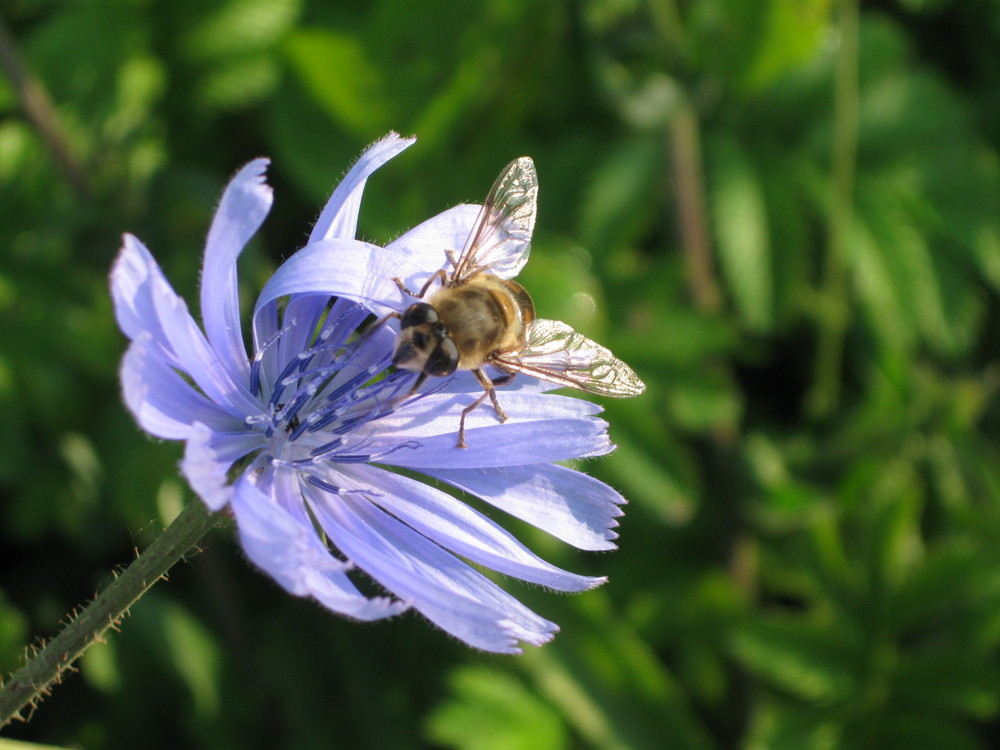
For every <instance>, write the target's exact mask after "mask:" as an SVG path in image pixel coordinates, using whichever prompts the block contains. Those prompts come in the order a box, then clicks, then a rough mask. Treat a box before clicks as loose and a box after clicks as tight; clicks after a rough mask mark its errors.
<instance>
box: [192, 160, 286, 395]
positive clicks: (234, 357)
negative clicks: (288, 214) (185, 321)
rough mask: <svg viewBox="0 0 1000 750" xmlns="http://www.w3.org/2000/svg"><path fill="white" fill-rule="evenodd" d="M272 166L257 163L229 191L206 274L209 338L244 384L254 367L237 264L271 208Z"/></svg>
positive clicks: (208, 250) (211, 238)
mask: <svg viewBox="0 0 1000 750" xmlns="http://www.w3.org/2000/svg"><path fill="white" fill-rule="evenodd" d="M268 163H269V162H268V160H267V159H255V160H254V161H252V162H250V163H249V164H247V165H246V166H245V167H243V169H241V170H240V171H239V172H238V173H237V174H236V176H235V177H234V178H233V179H232V180H231V181H230V183H229V185H228V186H227V187H226V191H225V193H223V195H222V201H221V202H220V203H219V207H218V209H217V210H216V212H215V217H214V218H213V219H212V226H211V228H210V229H209V231H208V240H207V241H206V242H205V261H204V264H203V266H202V271H201V317H202V322H203V323H204V325H205V333H206V334H207V336H208V340H209V341H210V342H211V343H212V347H213V348H214V349H215V351H216V353H217V354H218V356H219V360H220V361H221V362H222V365H223V366H224V367H225V368H226V370H227V371H228V372H229V375H230V377H231V378H233V379H234V380H237V381H239V380H242V381H244V382H246V381H247V380H248V379H249V363H248V362H247V352H246V346H245V344H244V343H243V334H242V331H241V328H240V302H239V288H238V286H237V278H236V259H237V258H238V257H239V256H240V253H241V252H243V248H244V247H245V246H246V244H247V242H249V241H250V238H251V237H253V235H254V233H255V232H256V231H257V230H258V229H259V228H260V225H261V224H262V223H263V221H264V218H265V217H266V216H267V213H268V211H270V209H271V202H272V200H273V197H272V193H271V188H270V187H268V185H267V184H266V183H265V182H264V173H265V171H266V169H267V165H268Z"/></svg>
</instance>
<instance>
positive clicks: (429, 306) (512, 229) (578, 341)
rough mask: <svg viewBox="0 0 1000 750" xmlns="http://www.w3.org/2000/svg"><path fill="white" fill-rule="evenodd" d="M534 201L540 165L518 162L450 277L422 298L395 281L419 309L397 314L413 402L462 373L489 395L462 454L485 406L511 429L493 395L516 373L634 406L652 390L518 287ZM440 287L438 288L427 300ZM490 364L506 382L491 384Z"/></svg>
mask: <svg viewBox="0 0 1000 750" xmlns="http://www.w3.org/2000/svg"><path fill="white" fill-rule="evenodd" d="M537 200H538V178H537V176H536V174H535V165H534V162H532V160H531V159H530V158H529V157H527V156H522V157H521V158H519V159H515V160H514V161H512V162H511V163H510V164H509V165H507V167H506V168H505V169H504V170H503V172H501V174H500V176H499V177H498V178H497V180H496V182H494V183H493V187H492V188H490V191H489V193H488V194H487V196H486V200H485V201H484V202H483V207H482V209H481V210H480V212H479V215H478V216H477V218H476V221H475V223H474V224H473V227H472V230H471V232H470V233H469V238H468V240H467V241H466V243H465V248H464V249H463V250H462V252H461V253H460V254H459V255H458V257H457V258H456V257H455V255H454V254H453V253H452V252H450V251H447V256H448V260H449V264H450V266H451V269H450V271H449V270H447V269H446V268H441V269H439V270H438V271H436V272H435V273H434V274H433V275H432V276H431V277H430V278H429V279H428V280H427V282H426V283H425V284H424V286H423V288H422V289H421V290H420V291H419V292H418V293H414V292H411V291H410V290H409V289H407V288H406V287H405V286H404V284H403V282H402V281H401V280H400V279H398V278H396V279H393V281H394V282H395V283H396V285H397V286H398V287H399V288H400V289H401V290H402V291H403V292H404V293H406V294H409V295H410V296H412V297H417V298H418V299H420V300H422V301H420V302H415V303H414V304H412V305H410V306H409V307H408V308H407V309H406V310H405V311H404V312H403V313H401V314H400V313H395V314H394V317H398V318H399V319H400V331H399V336H398V338H397V340H396V346H395V350H394V352H393V357H392V363H393V364H394V365H395V366H396V367H398V368H401V369H405V370H413V371H415V372H419V373H420V376H419V377H418V378H417V381H416V383H415V384H414V386H413V389H412V390H411V393H412V392H415V391H416V390H417V389H418V388H419V387H420V386H421V385H422V384H423V382H424V381H425V380H426V379H427V377H428V376H431V375H433V376H437V377H442V376H446V375H451V374H452V373H453V372H455V371H456V370H471V371H472V373H473V374H474V375H475V376H476V378H477V379H478V380H479V382H480V383H481V384H482V386H483V389H484V392H483V395H482V396H481V397H480V398H479V399H477V400H476V401H475V402H474V403H473V404H471V405H469V406H467V407H465V409H463V410H462V416H461V419H460V421H459V427H458V447H459V448H464V447H466V443H465V417H466V415H467V414H469V412H471V411H472V410H473V409H475V408H477V407H478V406H479V405H480V404H482V403H483V401H485V400H486V398H487V397H488V398H489V399H490V401H491V402H492V404H493V409H494V410H495V411H496V414H497V417H498V418H499V419H500V421H501V422H505V421H506V420H507V415H506V414H505V413H504V411H503V409H502V408H501V407H500V403H499V401H498V400H497V395H496V387H497V386H501V385H506V384H507V383H509V382H510V381H511V380H513V379H514V376H515V375H516V374H517V373H519V372H523V373H525V374H527V375H530V376H532V377H535V378H539V379H541V380H546V381H549V382H551V383H556V384H558V385H562V386H567V387H570V388H577V389H579V390H582V391H586V392H587V393H594V394H597V395H600V396H614V397H619V398H627V397H631V396H638V395H639V394H640V393H642V392H643V391H644V390H645V389H646V386H645V385H644V384H643V382H642V381H641V380H640V379H639V378H638V376H637V375H636V374H635V372H633V371H632V368H630V367H629V366H628V365H627V364H625V363H624V362H622V361H621V360H620V359H618V358H617V357H615V355H614V354H612V353H611V352H610V351H609V350H608V349H606V348H604V347H603V346H601V345H600V344H598V343H596V342H594V341H591V340H590V339H588V338H587V337H586V336H584V335H582V334H580V333H577V332H576V331H575V330H573V328H571V327H570V326H568V325H567V324H565V323H561V322H559V321H556V320H544V319H540V318H536V317H535V305H534V303H533V302H532V300H531V296H530V295H529V294H528V292H527V290H525V288H524V287H523V286H521V285H520V284H518V283H517V282H516V281H514V280H513V279H512V277H513V276H516V275H517V274H518V272H519V271H520V270H521V269H522V268H523V267H524V264H525V263H526V262H527V261H528V254H529V253H530V251H531V233H532V230H533V228H534V225H535V213H536V207H537ZM435 282H438V283H439V284H440V287H439V288H438V289H436V290H434V291H433V293H431V294H430V296H429V297H427V298H426V300H425V301H424V298H425V297H426V296H427V294H428V291H429V290H430V288H431V286H432V285H433V284H434V283H435ZM487 365H489V366H490V367H493V368H494V369H496V370H499V371H500V372H501V373H503V375H502V376H501V377H499V378H496V379H492V378H490V376H489V375H487V374H486V372H485V371H484V369H483V368H484V367H486V366H487Z"/></svg>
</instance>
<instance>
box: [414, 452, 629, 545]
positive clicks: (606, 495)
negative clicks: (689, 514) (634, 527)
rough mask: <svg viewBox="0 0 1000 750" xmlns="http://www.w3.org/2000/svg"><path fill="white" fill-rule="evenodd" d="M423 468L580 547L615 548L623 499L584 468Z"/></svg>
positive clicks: (454, 485) (548, 465) (552, 465)
mask: <svg viewBox="0 0 1000 750" xmlns="http://www.w3.org/2000/svg"><path fill="white" fill-rule="evenodd" d="M427 473H428V474H429V475H430V476H431V477H434V478H435V479H440V480H442V481H444V482H447V483H448V484H450V485H452V486H453V487H458V488H459V489H462V490H465V491H466V492H468V493H470V494H472V495H476V496H477V497H480V498H482V499H483V500H485V501H486V502H488V503H490V504H491V505H493V506H495V507H497V508H500V509H501V510H503V511H506V512H507V513H510V514H511V515H512V516H514V517H515V518H520V519H521V520H522V521H526V522H527V523H530V524H531V525H532V526H536V527H537V528H539V529H541V530H542V531H545V532H547V533H549V534H551V535H552V536H554V537H556V538H557V539H561V540H562V541H564V542H566V543H567V544H572V545H573V546H574V547H578V548H579V549H585V550H608V549H614V548H615V544H614V542H613V541H612V540H614V539H616V538H617V537H618V534H617V533H615V531H614V529H615V527H617V526H618V522H617V521H616V520H615V518H617V517H619V516H621V515H622V514H623V513H622V510H621V508H620V507H619V506H620V505H623V504H624V503H625V498H623V497H622V496H621V495H620V494H618V492H616V491H615V490H614V489H612V488H611V487H609V486H608V485H606V484H604V482H601V481H599V480H597V479H594V478H593V477H591V476H588V475H587V474H584V473H583V472H579V471H574V470H572V469H567V468H566V467H564V466H559V465H558V464H533V465H531V466H509V467H504V468H498V469H479V468H473V469H432V470H430V471H428V472H427Z"/></svg>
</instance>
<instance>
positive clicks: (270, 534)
mask: <svg viewBox="0 0 1000 750" xmlns="http://www.w3.org/2000/svg"><path fill="white" fill-rule="evenodd" d="M281 491H282V492H283V493H285V494H286V497H284V500H285V507H282V506H280V505H278V504H277V503H276V502H275V501H274V500H272V498H270V497H269V496H267V495H266V494H264V493H263V492H261V491H260V490H258V489H257V488H256V487H254V486H253V484H251V483H250V481H248V480H247V479H246V478H245V477H244V478H241V479H240V480H239V481H238V482H237V483H236V487H235V492H234V494H233V502H232V507H233V514H234V515H235V517H236V524H237V528H238V529H239V535H240V543H241V544H242V546H243V549H244V551H246V553H247V557H249V558H250V560H251V561H253V563H254V564H256V565H257V566H258V567H260V568H261V569H262V570H264V571H266V572H267V573H268V575H270V576H271V577H272V578H274V580H276V581H277V582H278V583H279V584H280V585H281V586H282V587H283V588H284V589H285V590H286V591H288V592H289V593H290V594H293V595H295V596H311V597H313V598H314V599H316V600H317V601H319V602H320V603H321V604H323V606H325V607H327V608H328V609H331V610H333V611H335V612H339V613H340V614H343V615H347V616H348V617H353V618H356V619H358V620H379V619H382V618H384V617H391V616H392V615H395V614H398V613H400V612H402V611H403V610H405V609H406V605H405V604H403V603H402V602H395V601H392V600H390V599H388V598H386V597H374V598H368V597H366V596H364V595H363V594H362V593H361V592H360V591H358V590H357V588H356V587H355V586H354V584H353V583H351V581H350V579H349V578H348V577H347V571H348V570H349V569H350V567H351V566H350V565H349V564H348V563H344V562H342V561H340V560H338V559H337V558H335V557H334V556H333V555H331V554H330V551H329V550H328V549H327V548H326V547H325V546H324V545H323V543H322V542H321V541H320V539H319V537H318V536H317V534H316V531H315V530H314V529H313V528H312V525H311V523H310V521H309V519H308V517H307V516H306V515H305V513H304V512H301V513H298V514H293V512H290V510H289V508H290V507H295V506H299V507H301V506H302V501H301V498H300V497H297V498H292V497H287V494H288V493H289V492H291V491H293V489H292V487H291V486H289V487H283V488H282V490H281Z"/></svg>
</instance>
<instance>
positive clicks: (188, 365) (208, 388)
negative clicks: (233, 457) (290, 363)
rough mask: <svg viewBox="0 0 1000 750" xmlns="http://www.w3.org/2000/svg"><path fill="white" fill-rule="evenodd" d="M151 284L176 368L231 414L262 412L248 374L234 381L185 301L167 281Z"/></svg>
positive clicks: (156, 312) (157, 316)
mask: <svg viewBox="0 0 1000 750" xmlns="http://www.w3.org/2000/svg"><path fill="white" fill-rule="evenodd" d="M151 282H152V286H153V294H152V296H153V306H154V309H155V315H156V318H157V320H158V323H159V326H160V327H161V329H162V331H163V337H164V338H165V340H166V344H167V347H168V348H169V351H170V352H171V353H172V356H173V358H174V362H175V365H176V366H177V367H179V368H180V369H182V370H183V371H184V372H185V373H187V374H188V375H190V376H191V379H192V380H193V381H194V382H195V384H196V385H197V386H198V388H200V389H201V390H202V392H203V393H204V394H205V395H206V396H208V397H209V398H211V399H212V400H213V401H215V403H217V404H218V405H219V406H221V407H222V408H224V409H226V410H227V411H229V412H230V413H231V414H234V415H238V416H245V415H248V414H256V413H257V412H259V411H260V403H259V402H257V401H256V400H255V399H254V398H253V396H251V394H250V391H249V374H248V376H247V378H246V379H240V380H237V379H235V378H234V376H233V375H232V374H231V373H230V371H229V370H228V369H227V368H225V367H223V366H222V363H221V361H220V359H219V356H218V354H217V352H216V351H215V350H214V349H213V348H212V347H211V346H210V345H209V343H208V341H206V340H205V336H204V334H202V332H201V330H200V329H199V328H198V326H197V324H196V323H195V322H194V318H192V317H191V314H190V313H189V312H188V309H187V305H186V304H185V303H184V300H182V299H181V298H180V297H178V296H177V295H176V294H174V292H173V290H172V289H171V288H170V286H169V285H167V284H166V282H160V281H159V280H158V279H156V278H153V279H151Z"/></svg>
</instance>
